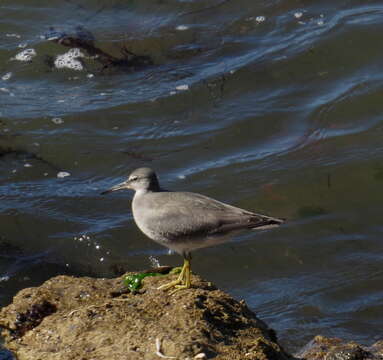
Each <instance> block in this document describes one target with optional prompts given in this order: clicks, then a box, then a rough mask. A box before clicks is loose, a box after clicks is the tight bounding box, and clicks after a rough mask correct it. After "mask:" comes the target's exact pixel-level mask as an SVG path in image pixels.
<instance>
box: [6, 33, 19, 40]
mask: <svg viewBox="0 0 383 360" xmlns="http://www.w3.org/2000/svg"><path fill="white" fill-rule="evenodd" d="M5 36H6V37H14V38H16V39H20V38H21V35H19V34H5Z"/></svg>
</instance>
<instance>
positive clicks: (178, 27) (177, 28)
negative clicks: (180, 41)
mask: <svg viewBox="0 0 383 360" xmlns="http://www.w3.org/2000/svg"><path fill="white" fill-rule="evenodd" d="M188 29H189V26H186V25H178V26H177V27H176V30H179V31H185V30H188Z"/></svg>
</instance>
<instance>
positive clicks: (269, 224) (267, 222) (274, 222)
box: [251, 214, 286, 230]
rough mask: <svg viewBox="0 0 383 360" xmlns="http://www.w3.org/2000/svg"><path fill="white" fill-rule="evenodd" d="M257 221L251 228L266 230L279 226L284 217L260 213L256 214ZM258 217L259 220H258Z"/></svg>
mask: <svg viewBox="0 0 383 360" xmlns="http://www.w3.org/2000/svg"><path fill="white" fill-rule="evenodd" d="M257 217H258V222H257V223H255V224H254V226H251V229H256V230H267V229H272V228H275V227H278V226H281V225H282V224H283V223H284V222H285V221H286V220H285V219H279V218H273V217H270V216H266V215H260V214H257ZM259 218H261V220H260V221H259Z"/></svg>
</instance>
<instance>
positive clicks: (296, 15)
mask: <svg viewBox="0 0 383 360" xmlns="http://www.w3.org/2000/svg"><path fill="white" fill-rule="evenodd" d="M302 16H303V13H302V12H300V11H298V12H296V13H295V14H294V17H295V18H296V19H300V18H301V17H302Z"/></svg>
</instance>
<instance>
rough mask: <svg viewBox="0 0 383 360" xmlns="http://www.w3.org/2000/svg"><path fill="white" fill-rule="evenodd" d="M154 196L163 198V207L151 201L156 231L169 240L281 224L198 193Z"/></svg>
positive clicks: (273, 219)
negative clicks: (170, 238) (182, 236)
mask: <svg viewBox="0 0 383 360" xmlns="http://www.w3.org/2000/svg"><path fill="white" fill-rule="evenodd" d="M156 194H161V195H162V201H163V206H158V203H157V202H154V201H153V206H154V207H155V208H152V210H151V217H152V219H153V220H154V218H155V220H156V221H155V223H156V224H157V231H158V230H160V231H161V232H163V233H164V234H165V233H166V235H167V236H168V237H173V236H174V237H179V236H180V235H185V236H190V237H194V236H208V235H219V234H221V233H222V234H225V233H228V232H230V231H234V230H241V229H246V228H250V229H251V228H265V227H271V226H278V225H280V224H281V223H283V220H281V219H277V218H272V217H269V216H266V215H261V214H256V213H252V212H250V211H247V210H243V209H240V208H237V207H234V206H231V205H228V204H224V203H222V202H220V201H217V200H214V199H211V198H209V197H206V196H203V195H200V194H195V193H187V192H182V193H180V192H166V193H164V192H163V193H156ZM165 194H166V195H165ZM164 200H165V201H164ZM155 204H157V205H155ZM180 204H182V205H180ZM147 215H148V214H147Z"/></svg>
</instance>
